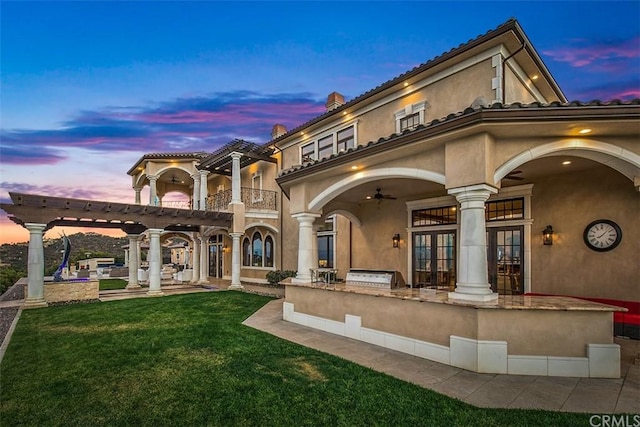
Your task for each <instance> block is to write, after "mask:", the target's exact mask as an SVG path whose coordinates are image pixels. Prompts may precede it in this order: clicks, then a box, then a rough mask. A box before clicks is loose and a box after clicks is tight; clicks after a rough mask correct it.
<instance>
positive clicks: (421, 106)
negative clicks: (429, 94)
mask: <svg viewBox="0 0 640 427" xmlns="http://www.w3.org/2000/svg"><path fill="white" fill-rule="evenodd" d="M428 105H429V103H428V102H427V101H420V102H416V103H414V104H410V105H407V106H405V107H404V108H403V109H402V110H398V111H396V112H395V113H394V117H395V122H396V133H400V132H402V130H401V129H400V121H401V120H402V119H403V118H405V117H407V116H410V115H413V114H416V113H418V124H419V125H422V124H424V122H425V110H426V108H427V106H428ZM416 126H417V125H416ZM413 128H415V126H414V127H411V129H413Z"/></svg>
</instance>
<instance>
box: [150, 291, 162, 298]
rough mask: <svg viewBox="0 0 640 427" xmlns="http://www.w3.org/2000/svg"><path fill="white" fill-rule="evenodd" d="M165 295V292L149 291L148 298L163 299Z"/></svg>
mask: <svg viewBox="0 0 640 427" xmlns="http://www.w3.org/2000/svg"><path fill="white" fill-rule="evenodd" d="M163 295H164V292H162V291H160V290H158V291H147V296H150V297H161V296H163Z"/></svg>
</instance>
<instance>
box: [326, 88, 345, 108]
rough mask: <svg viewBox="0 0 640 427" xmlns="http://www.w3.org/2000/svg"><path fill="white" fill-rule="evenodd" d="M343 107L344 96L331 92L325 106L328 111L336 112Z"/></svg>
mask: <svg viewBox="0 0 640 427" xmlns="http://www.w3.org/2000/svg"><path fill="white" fill-rule="evenodd" d="M341 105H344V96H342V95H340V94H339V93H338V92H331V93H330V94H329V96H328V97H327V103H326V104H325V107H327V111H331V110H335V109H336V108H338V107H339V106H341Z"/></svg>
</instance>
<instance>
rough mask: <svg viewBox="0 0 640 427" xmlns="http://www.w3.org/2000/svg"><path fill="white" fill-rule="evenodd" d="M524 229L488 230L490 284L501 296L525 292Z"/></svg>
mask: <svg viewBox="0 0 640 427" xmlns="http://www.w3.org/2000/svg"><path fill="white" fill-rule="evenodd" d="M523 235H524V228H523V227H522V226H516V227H496V228H489V229H488V230H487V245H488V248H487V257H488V260H487V261H488V267H489V283H490V284H491V289H492V290H493V292H498V293H499V294H500V295H520V294H522V293H523V292H524V289H523V288H524V287H523V281H522V278H523V275H522V273H523V271H522V255H523V240H522V238H523Z"/></svg>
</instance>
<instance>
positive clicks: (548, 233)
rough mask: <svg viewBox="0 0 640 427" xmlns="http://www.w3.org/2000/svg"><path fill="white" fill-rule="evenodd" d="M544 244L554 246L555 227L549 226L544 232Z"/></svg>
mask: <svg viewBox="0 0 640 427" xmlns="http://www.w3.org/2000/svg"><path fill="white" fill-rule="evenodd" d="M542 243H544V244H545V245H553V227H552V226H550V225H547V228H545V229H544V230H542Z"/></svg>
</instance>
